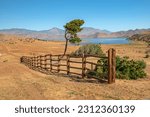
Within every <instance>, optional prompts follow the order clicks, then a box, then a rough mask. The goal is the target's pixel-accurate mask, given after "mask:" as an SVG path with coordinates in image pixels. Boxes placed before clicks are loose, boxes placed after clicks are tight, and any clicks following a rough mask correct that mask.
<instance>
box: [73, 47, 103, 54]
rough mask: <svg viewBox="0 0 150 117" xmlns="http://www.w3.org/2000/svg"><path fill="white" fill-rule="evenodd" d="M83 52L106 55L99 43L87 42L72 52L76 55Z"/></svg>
mask: <svg viewBox="0 0 150 117" xmlns="http://www.w3.org/2000/svg"><path fill="white" fill-rule="evenodd" d="M83 54H86V55H98V56H105V54H104V53H103V51H102V49H101V46H100V45H98V44H87V45H84V46H81V47H80V48H79V49H78V50H76V51H75V52H72V53H71V55H74V56H82V55H83Z"/></svg>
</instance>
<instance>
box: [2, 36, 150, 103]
mask: <svg viewBox="0 0 150 117" xmlns="http://www.w3.org/2000/svg"><path fill="white" fill-rule="evenodd" d="M19 38H20V37H19ZM6 40H7V41H6ZM10 42H11V43H10ZM64 44H65V43H64V42H44V41H37V40H34V41H32V42H30V41H26V40H25V38H23V39H18V37H13V38H11V37H9V38H8V37H5V38H4V37H0V99H25V100H26V99H150V85H149V84H150V72H149V71H150V59H149V58H144V56H145V54H144V52H145V50H146V45H145V44H144V43H138V44H132V45H102V49H103V50H104V51H107V50H108V49H109V48H115V49H116V51H117V54H118V55H120V56H129V57H130V58H133V59H144V60H145V61H146V63H147V65H148V66H147V68H146V71H147V73H148V77H147V78H145V79H139V80H116V83H115V84H111V85H107V84H103V83H98V82H95V83H91V82H84V81H83V82H78V81H76V79H74V78H69V77H63V76H55V75H45V74H42V73H39V72H37V71H33V70H31V69H29V68H27V67H26V66H24V65H22V64H20V63H19V58H20V57H21V56H23V55H40V54H47V53H51V54H62V53H63V49H64ZM77 48H78V46H69V48H68V53H70V52H72V51H74V50H76V49H77Z"/></svg>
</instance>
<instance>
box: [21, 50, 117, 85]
mask: <svg viewBox="0 0 150 117" xmlns="http://www.w3.org/2000/svg"><path fill="white" fill-rule="evenodd" d="M90 57H92V58H93V57H94V58H95V59H96V60H99V59H100V58H103V59H107V60H108V65H107V68H108V74H107V82H108V83H109V84H111V83H114V82H115V77H116V76H115V75H116V51H115V50H114V49H112V48H111V49H109V50H108V56H107V57H99V56H96V55H83V56H82V57H81V56H80V57H79V56H78V57H75V56H70V55H65V56H64V57H63V58H62V55H51V54H47V55H44V56H43V55H40V56H37V57H29V56H22V57H21V58H20V62H21V63H23V64H25V65H26V66H28V67H29V68H31V69H37V70H39V71H41V70H43V71H45V72H50V73H60V72H65V74H67V75H78V76H80V77H81V78H85V77H86V76H87V74H86V72H87V71H88V70H94V66H95V67H96V66H101V67H103V65H101V64H98V63H97V61H96V63H94V62H93V59H91V60H92V61H89V60H87V59H88V58H90ZM71 59H75V60H71ZM76 59H81V60H80V61H77V60H76ZM71 64H75V65H71ZM79 66H81V67H79ZM61 67H63V68H61ZM77 70H78V71H80V73H79V72H75V71H77Z"/></svg>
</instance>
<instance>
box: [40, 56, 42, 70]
mask: <svg viewBox="0 0 150 117" xmlns="http://www.w3.org/2000/svg"><path fill="white" fill-rule="evenodd" d="M40 69H42V56H40Z"/></svg>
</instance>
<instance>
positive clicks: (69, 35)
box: [64, 19, 84, 55]
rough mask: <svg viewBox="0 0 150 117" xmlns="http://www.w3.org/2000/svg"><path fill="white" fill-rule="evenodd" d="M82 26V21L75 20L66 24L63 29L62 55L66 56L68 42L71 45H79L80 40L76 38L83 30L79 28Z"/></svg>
mask: <svg viewBox="0 0 150 117" xmlns="http://www.w3.org/2000/svg"><path fill="white" fill-rule="evenodd" d="M83 24H84V20H80V19H75V20H72V21H70V22H69V23H67V24H66V25H65V26H64V28H65V39H66V44H65V49H64V55H65V54H66V51H67V48H68V41H69V42H71V43H73V44H79V43H80V42H81V39H80V38H79V37H78V36H77V33H79V32H80V31H81V30H82V29H83V28H81V26H82V25H83Z"/></svg>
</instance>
